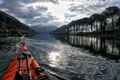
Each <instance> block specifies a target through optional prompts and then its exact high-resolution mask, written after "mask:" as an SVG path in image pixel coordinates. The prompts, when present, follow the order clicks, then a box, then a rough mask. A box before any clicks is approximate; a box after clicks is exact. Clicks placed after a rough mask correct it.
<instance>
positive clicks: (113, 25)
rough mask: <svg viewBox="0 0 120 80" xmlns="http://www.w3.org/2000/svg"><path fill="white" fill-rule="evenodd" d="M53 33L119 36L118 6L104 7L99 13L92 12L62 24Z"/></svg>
mask: <svg viewBox="0 0 120 80" xmlns="http://www.w3.org/2000/svg"><path fill="white" fill-rule="evenodd" d="M53 33H54V34H65V35H88V36H98V35H99V36H115V35H117V36H119V35H120V8H118V7H116V6H112V7H108V8H106V9H105V10H104V11H103V12H102V13H100V14H93V15H92V16H90V17H85V18H82V19H79V20H75V21H72V22H70V23H69V24H67V25H63V26H61V27H60V28H58V29H57V30H55V31H53Z"/></svg>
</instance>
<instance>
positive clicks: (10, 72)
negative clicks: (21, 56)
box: [2, 57, 48, 80]
mask: <svg viewBox="0 0 120 80" xmlns="http://www.w3.org/2000/svg"><path fill="white" fill-rule="evenodd" d="M24 62H25V61H22V64H23V66H25V65H24ZM28 63H29V64H30V72H31V77H32V80H36V79H38V78H40V77H41V78H42V77H46V78H47V76H48V75H47V74H46V73H44V72H38V71H39V70H37V71H36V69H38V68H40V67H41V66H40V65H39V64H38V63H37V61H36V60H35V59H34V58H33V57H31V58H30V59H28ZM17 64H18V59H17V57H15V58H14V59H12V60H11V62H10V64H9V65H8V67H7V69H6V71H5V73H4V74H3V76H2V80H16V78H15V77H16V73H17V72H18V65H17ZM45 80H47V79H45Z"/></svg>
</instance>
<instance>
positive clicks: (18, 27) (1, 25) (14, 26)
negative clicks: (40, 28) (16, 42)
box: [0, 11, 35, 37]
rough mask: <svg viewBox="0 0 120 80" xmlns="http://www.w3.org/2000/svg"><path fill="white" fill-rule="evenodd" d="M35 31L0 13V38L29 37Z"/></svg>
mask: <svg viewBox="0 0 120 80" xmlns="http://www.w3.org/2000/svg"><path fill="white" fill-rule="evenodd" d="M34 33H35V31H34V30H32V29H30V28H29V26H27V25H25V24H23V23H21V22H20V21H19V20H17V19H16V18H14V17H12V16H10V15H9V14H7V13H5V12H3V11H0V37H5V36H22V35H26V36H30V35H32V34H34Z"/></svg>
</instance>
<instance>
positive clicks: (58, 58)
mask: <svg viewBox="0 0 120 80" xmlns="http://www.w3.org/2000/svg"><path fill="white" fill-rule="evenodd" d="M48 62H49V65H50V66H52V67H57V66H60V64H62V63H63V57H62V54H61V52H50V53H49V54H48Z"/></svg>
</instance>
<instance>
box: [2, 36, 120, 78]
mask: <svg viewBox="0 0 120 80" xmlns="http://www.w3.org/2000/svg"><path fill="white" fill-rule="evenodd" d="M26 41H27V43H28V45H29V50H30V51H31V53H32V55H33V56H34V57H35V58H36V59H37V60H38V61H39V63H41V64H43V66H44V68H46V69H47V70H49V71H51V72H54V73H55V74H57V75H58V76H60V77H62V78H64V79H66V80H120V62H119V60H118V61H117V62H116V61H115V60H110V59H106V58H104V57H102V56H100V55H99V56H94V55H91V54H90V52H89V50H85V49H83V48H77V47H73V46H71V45H69V44H68V43H65V42H62V41H60V40H57V39H55V38H54V37H53V36H51V35H48V34H42V35H36V36H34V37H32V38H27V39H26ZM13 51H14V50H13ZM10 54H14V52H9V54H4V57H1V59H0V61H1V63H0V68H1V69H0V73H1V74H2V71H3V70H4V68H3V66H6V65H7V64H8V63H9V60H10V57H12V56H13V55H11V56H10Z"/></svg>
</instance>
